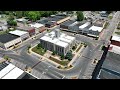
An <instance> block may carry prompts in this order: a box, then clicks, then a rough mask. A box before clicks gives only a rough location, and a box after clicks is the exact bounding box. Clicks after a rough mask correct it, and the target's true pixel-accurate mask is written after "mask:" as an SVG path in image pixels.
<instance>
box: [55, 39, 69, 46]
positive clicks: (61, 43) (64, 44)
mask: <svg viewBox="0 0 120 90" xmlns="http://www.w3.org/2000/svg"><path fill="white" fill-rule="evenodd" d="M56 45H58V46H61V47H67V46H68V43H66V42H63V41H61V40H58V41H57V42H56Z"/></svg>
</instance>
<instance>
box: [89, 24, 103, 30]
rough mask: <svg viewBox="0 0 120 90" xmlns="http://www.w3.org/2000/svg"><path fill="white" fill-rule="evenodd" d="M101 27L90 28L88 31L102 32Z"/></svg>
mask: <svg viewBox="0 0 120 90" xmlns="http://www.w3.org/2000/svg"><path fill="white" fill-rule="evenodd" d="M102 29H103V28H102V27H98V26H94V25H93V26H92V27H90V28H89V30H92V31H98V32H101V31H102Z"/></svg>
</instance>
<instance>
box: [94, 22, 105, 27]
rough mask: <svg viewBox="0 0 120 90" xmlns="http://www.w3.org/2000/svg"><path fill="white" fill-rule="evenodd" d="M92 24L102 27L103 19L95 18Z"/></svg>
mask: <svg viewBox="0 0 120 90" xmlns="http://www.w3.org/2000/svg"><path fill="white" fill-rule="evenodd" d="M93 24H94V25H95V26H99V27H103V25H104V24H105V21H104V20H96V21H95V22H94V23H93Z"/></svg>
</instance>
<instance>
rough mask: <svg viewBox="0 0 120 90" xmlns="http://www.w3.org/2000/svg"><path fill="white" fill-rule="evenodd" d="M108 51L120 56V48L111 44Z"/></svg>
mask: <svg viewBox="0 0 120 90" xmlns="http://www.w3.org/2000/svg"><path fill="white" fill-rule="evenodd" d="M109 51H110V52H114V53H116V54H120V47H119V46H116V45H112V44H111V45H110V48H109Z"/></svg>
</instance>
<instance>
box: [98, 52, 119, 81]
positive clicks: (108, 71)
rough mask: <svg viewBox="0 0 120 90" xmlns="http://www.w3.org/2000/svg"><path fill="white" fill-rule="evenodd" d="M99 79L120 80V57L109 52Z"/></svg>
mask: <svg viewBox="0 0 120 90" xmlns="http://www.w3.org/2000/svg"><path fill="white" fill-rule="evenodd" d="M101 68H102V69H101V72H100V73H99V78H101V79H104V78H107V79H116V78H119V79H120V55H119V54H116V53H114V52H111V51H108V53H107V56H106V58H105V61H104V62H103V65H102V67H101Z"/></svg>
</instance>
